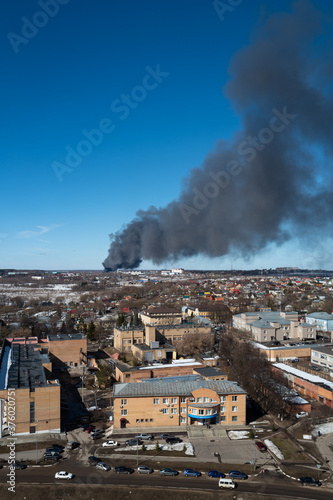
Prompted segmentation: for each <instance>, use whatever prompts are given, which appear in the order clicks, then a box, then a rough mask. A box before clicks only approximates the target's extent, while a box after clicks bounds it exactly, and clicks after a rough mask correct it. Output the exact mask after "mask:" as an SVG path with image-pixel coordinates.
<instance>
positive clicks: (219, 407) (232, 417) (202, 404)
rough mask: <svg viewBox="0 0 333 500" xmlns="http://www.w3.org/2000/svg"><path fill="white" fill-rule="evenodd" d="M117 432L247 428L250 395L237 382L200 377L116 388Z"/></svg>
mask: <svg viewBox="0 0 333 500" xmlns="http://www.w3.org/2000/svg"><path fill="white" fill-rule="evenodd" d="M113 391H114V392H113V404H114V426H115V428H116V429H117V428H118V429H119V428H126V427H127V428H135V427H136V426H139V427H147V428H149V427H160V428H163V427H172V426H175V427H176V426H184V428H186V426H187V425H204V424H209V425H221V424H222V425H228V426H232V425H244V424H245V423H246V392H245V391H244V390H243V389H242V388H241V387H239V386H238V385H237V383H236V382H231V381H228V380H203V379H201V378H199V377H198V376H197V375H189V376H187V377H168V378H164V379H150V380H149V381H148V380H147V381H144V382H133V383H125V384H115V385H114V389H113Z"/></svg>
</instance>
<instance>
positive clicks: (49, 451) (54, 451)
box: [46, 446, 63, 455]
mask: <svg viewBox="0 0 333 500" xmlns="http://www.w3.org/2000/svg"><path fill="white" fill-rule="evenodd" d="M62 452H63V450H62V449H60V450H59V448H53V446H51V447H50V448H46V453H52V454H53V455H55V454H58V455H59V453H62Z"/></svg>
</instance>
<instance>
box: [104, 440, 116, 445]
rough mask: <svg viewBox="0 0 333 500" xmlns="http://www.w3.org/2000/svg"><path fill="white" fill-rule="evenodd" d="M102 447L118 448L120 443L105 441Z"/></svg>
mask: <svg viewBox="0 0 333 500" xmlns="http://www.w3.org/2000/svg"><path fill="white" fill-rule="evenodd" d="M102 446H118V441H105V443H103V444H102Z"/></svg>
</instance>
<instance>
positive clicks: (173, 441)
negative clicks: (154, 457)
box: [165, 436, 183, 444]
mask: <svg viewBox="0 0 333 500" xmlns="http://www.w3.org/2000/svg"><path fill="white" fill-rule="evenodd" d="M182 441H183V440H182V439H180V438H179V437H176V436H171V437H167V438H166V440H165V442H166V443H167V444H176V443H182Z"/></svg>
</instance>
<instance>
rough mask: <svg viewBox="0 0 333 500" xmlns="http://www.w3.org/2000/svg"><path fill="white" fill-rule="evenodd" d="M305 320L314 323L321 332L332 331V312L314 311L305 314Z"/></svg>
mask: <svg viewBox="0 0 333 500" xmlns="http://www.w3.org/2000/svg"><path fill="white" fill-rule="evenodd" d="M306 322H307V323H309V324H310V325H316V328H317V330H321V331H323V332H332V331H333V314H328V313H326V312H314V313H310V314H307V315H306Z"/></svg>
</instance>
